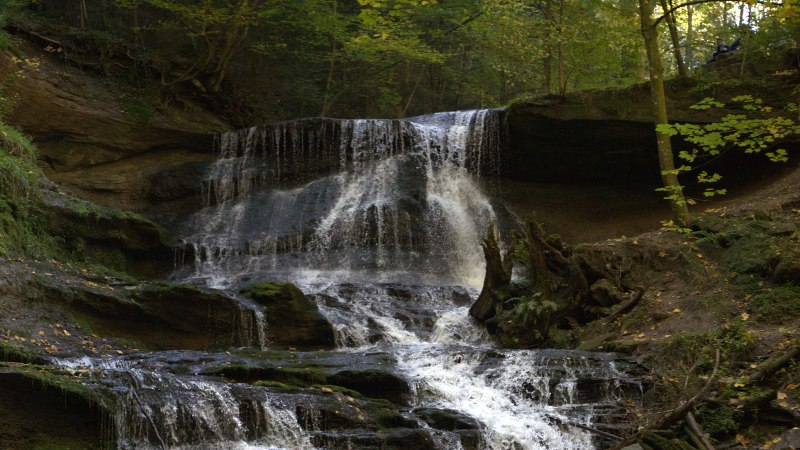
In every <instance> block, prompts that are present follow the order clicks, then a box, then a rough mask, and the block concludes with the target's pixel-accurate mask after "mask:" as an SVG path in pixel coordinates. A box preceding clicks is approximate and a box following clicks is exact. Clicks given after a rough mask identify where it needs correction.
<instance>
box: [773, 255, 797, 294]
mask: <svg viewBox="0 0 800 450" xmlns="http://www.w3.org/2000/svg"><path fill="white" fill-rule="evenodd" d="M772 281H774V282H776V283H781V284H788V283H791V284H794V285H797V286H800V246H787V247H786V248H784V249H783V251H782V252H781V257H780V262H778V264H777V265H776V266H775V271H774V272H773V274H772Z"/></svg>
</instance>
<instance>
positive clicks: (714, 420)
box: [697, 405, 744, 437]
mask: <svg viewBox="0 0 800 450" xmlns="http://www.w3.org/2000/svg"><path fill="white" fill-rule="evenodd" d="M743 416H744V413H743V412H742V411H741V410H740V409H736V408H733V407H730V406H728V405H722V406H720V407H719V408H705V409H703V410H702V411H701V412H700V414H699V415H698V417H697V419H698V421H700V423H702V424H703V430H704V431H705V432H707V433H709V434H711V435H712V436H716V437H721V436H728V435H730V434H733V433H734V432H735V431H736V430H738V429H739V424H740V422H741V420H742V418H743Z"/></svg>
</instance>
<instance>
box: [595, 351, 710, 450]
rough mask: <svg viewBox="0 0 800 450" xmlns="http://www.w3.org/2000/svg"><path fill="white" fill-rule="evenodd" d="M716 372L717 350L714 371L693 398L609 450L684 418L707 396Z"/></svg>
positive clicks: (614, 449) (619, 447) (626, 444)
mask: <svg viewBox="0 0 800 450" xmlns="http://www.w3.org/2000/svg"><path fill="white" fill-rule="evenodd" d="M718 370H719V349H717V350H716V351H715V356H714V370H713V371H712V372H711V376H709V377H708V381H706V384H705V385H704V386H703V388H702V389H700V391H699V392H697V394H695V395H694V396H692V398H690V399H689V400H687V401H685V402H683V403H682V404H680V405H679V406H677V407H676V408H675V409H673V410H672V411H670V413H669V414H667V415H665V416H663V417H662V418H660V419H657V420H654V421H652V422H650V423H648V424H647V425H645V426H644V428H643V429H642V431H639V432H638V433H636V434H634V435H632V436H629V437H627V438H625V439H624V440H622V442H620V443H618V444H617V445H615V446H613V447H611V449H610V450H621V449H623V448H625V447H627V446H629V445H632V444H634V443H635V442H636V441H638V440H639V438H640V437H641V436H642V434H643V433H645V432H647V431H652V430H663V429H665V428H668V427H670V426H671V425H672V424H674V423H675V422H677V421H679V420H681V419H682V418H684V417H685V416H686V413H688V412H689V410H690V409H691V408H692V406H694V404H695V403H697V402H698V401H700V400H702V399H703V398H705V396H706V395H708V392H709V391H710V390H711V384H712V383H713V381H714V380H715V379H716V377H717V371H718Z"/></svg>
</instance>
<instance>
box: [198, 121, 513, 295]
mask: <svg viewBox="0 0 800 450" xmlns="http://www.w3.org/2000/svg"><path fill="white" fill-rule="evenodd" d="M499 114H500V112H499V111H498V110H478V111H459V112H451V113H437V114H432V115H427V116H420V117H415V118H410V119H405V120H382V119H357V120H332V119H317V120H300V121H291V122H281V123H278V124H271V125H267V126H263V127H254V128H249V129H245V130H239V131H233V132H230V133H225V134H223V135H221V136H220V137H219V138H218V140H217V153H218V156H219V158H218V159H217V161H216V162H215V163H214V164H213V165H212V167H211V169H210V170H209V174H208V177H207V178H206V179H205V180H204V182H203V192H204V198H205V201H206V205H207V206H206V208H204V209H203V210H201V211H200V212H198V213H197V214H195V216H194V217H193V219H192V220H191V221H190V223H189V224H188V225H187V229H188V230H192V231H193V234H191V235H189V236H187V237H186V238H185V239H184V242H185V244H186V245H187V246H188V247H190V248H191V250H192V252H193V254H194V257H195V258H194V263H195V272H194V274H193V277H194V278H196V279H206V280H210V284H211V285H212V286H222V287H225V286H231V285H233V284H236V283H237V279H243V278H246V279H248V280H251V279H254V278H258V277H261V276H263V274H265V273H270V274H272V275H273V276H275V275H278V274H283V275H288V274H287V271H288V272H290V273H291V274H292V276H293V277H297V276H298V274H299V273H300V272H303V273H304V274H306V275H308V274H314V273H316V274H319V273H320V272H322V273H338V274H339V275H342V274H343V273H346V274H347V276H348V277H350V278H351V279H352V278H362V279H370V280H374V279H376V277H377V279H379V280H381V281H403V280H404V275H405V274H408V273H409V272H414V273H415V275H414V278H416V277H417V276H419V275H420V274H424V275H425V278H426V279H429V280H434V279H436V278H440V279H444V280H447V281H449V282H458V283H463V282H465V281H466V282H467V283H469V284H472V285H477V284H479V283H480V281H481V277H482V268H481V267H482V257H481V255H480V251H479V248H478V247H477V246H476V245H475V242H479V241H480V237H481V236H482V234H483V232H484V230H485V229H486V225H487V224H488V223H489V221H491V220H495V219H496V213H495V211H494V208H493V206H492V205H491V203H490V201H489V199H488V198H487V197H486V195H485V194H484V193H483V192H482V191H481V189H480V187H479V186H478V184H477V183H475V179H476V178H478V177H480V176H484V175H490V174H496V173H497V172H498V171H499V164H500V158H499V156H498V155H499V152H498V146H499V145H500V143H501V142H502V128H501V126H500V119H499ZM309 179H311V180H310V181H309ZM276 272H277V273H276Z"/></svg>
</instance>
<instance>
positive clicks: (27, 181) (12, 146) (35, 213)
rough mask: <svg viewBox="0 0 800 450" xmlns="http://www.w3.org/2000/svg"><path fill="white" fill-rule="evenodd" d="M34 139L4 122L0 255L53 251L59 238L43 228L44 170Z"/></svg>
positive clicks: (43, 254) (0, 130)
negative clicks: (41, 187) (42, 171)
mask: <svg viewBox="0 0 800 450" xmlns="http://www.w3.org/2000/svg"><path fill="white" fill-rule="evenodd" d="M35 155H36V153H35V149H34V146H33V144H32V143H31V140H30V139H29V138H28V137H27V136H25V135H24V134H22V133H21V132H20V131H19V130H17V129H15V128H13V127H10V126H8V125H6V124H4V123H2V122H0V256H32V257H38V258H44V257H48V256H50V255H52V253H53V249H54V245H55V239H54V238H53V237H51V236H49V235H48V234H47V233H46V232H45V231H44V230H43V220H44V219H43V216H44V211H43V205H42V202H41V196H40V179H39V177H40V173H39V169H38V167H37V166H36V162H35V160H36V156H35Z"/></svg>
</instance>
